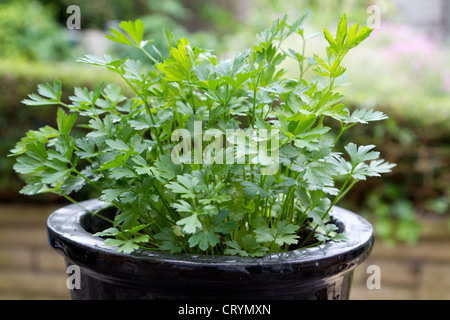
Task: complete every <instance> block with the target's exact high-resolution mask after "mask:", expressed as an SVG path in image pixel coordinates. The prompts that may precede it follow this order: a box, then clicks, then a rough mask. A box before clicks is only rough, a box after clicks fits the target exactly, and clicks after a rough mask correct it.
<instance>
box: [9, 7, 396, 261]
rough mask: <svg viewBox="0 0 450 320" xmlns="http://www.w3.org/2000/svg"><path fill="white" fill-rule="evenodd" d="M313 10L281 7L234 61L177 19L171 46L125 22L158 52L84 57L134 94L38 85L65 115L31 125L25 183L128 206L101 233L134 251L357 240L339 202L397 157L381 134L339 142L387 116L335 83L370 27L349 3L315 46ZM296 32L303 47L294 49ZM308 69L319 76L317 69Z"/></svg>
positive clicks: (211, 250) (24, 149) (36, 97)
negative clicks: (349, 100) (349, 102)
mask: <svg viewBox="0 0 450 320" xmlns="http://www.w3.org/2000/svg"><path fill="white" fill-rule="evenodd" d="M305 18H306V16H302V17H300V18H298V19H297V20H295V21H294V22H292V23H290V22H289V21H288V17H287V16H286V17H283V18H281V19H277V20H276V21H274V22H273V24H272V26H271V27H270V28H268V29H267V30H264V31H262V32H261V33H259V34H258V35H257V36H256V44H255V45H253V47H251V48H249V49H247V50H244V51H242V52H240V53H236V54H235V55H234V57H233V58H232V59H228V60H219V59H218V57H217V56H216V55H215V54H214V53H213V52H211V51H209V50H206V49H202V48H197V47H194V46H192V45H191V44H190V42H189V40H188V39H186V38H181V39H178V40H176V41H175V40H174V37H173V35H172V34H171V33H170V31H168V30H164V32H163V34H164V37H165V39H166V40H167V46H168V49H169V50H168V52H169V56H167V57H163V56H162V55H160V54H159V50H158V49H156V48H154V47H153V52H156V53H158V56H157V57H154V56H152V55H151V54H150V53H148V52H147V50H146V46H148V44H150V43H151V41H148V40H145V39H143V34H144V33H143V31H144V24H143V23H142V22H141V21H140V20H136V21H134V22H133V21H125V22H122V23H121V24H120V29H112V30H111V35H108V36H107V38H108V39H110V40H112V41H116V42H119V43H122V44H126V45H130V46H132V47H135V48H136V49H137V50H141V51H143V52H144V53H145V54H146V55H147V56H148V58H149V59H150V61H151V62H152V63H153V64H152V65H151V66H150V67H147V66H144V64H143V63H142V62H141V61H137V60H132V59H129V58H124V59H115V58H113V57H111V56H109V55H106V54H105V55H103V56H102V57H98V56H92V55H86V56H85V57H83V58H80V59H79V61H80V62H83V63H87V64H90V65H94V66H96V67H101V68H106V69H108V70H110V71H111V72H113V73H115V74H117V75H119V76H120V77H121V78H122V79H123V81H124V83H125V84H126V85H127V86H128V87H129V88H130V89H131V91H132V92H133V93H134V94H133V95H131V96H126V95H125V94H124V93H123V92H122V89H121V88H120V87H117V86H114V85H111V84H106V85H105V84H103V83H102V84H100V85H99V86H98V87H96V88H95V89H93V90H89V89H87V88H76V89H75V90H74V94H73V95H72V96H70V97H69V101H62V100H61V97H62V85H61V83H60V82H59V81H57V80H55V81H54V82H53V83H52V84H44V85H39V87H38V93H37V94H30V95H29V97H28V98H27V99H25V100H24V101H23V103H24V104H26V105H28V106H32V107H33V106H34V107H38V106H42V105H55V106H57V115H56V120H57V127H56V128H52V127H50V126H45V127H43V128H41V129H39V130H36V131H29V132H28V133H27V134H26V136H25V137H24V138H22V140H21V141H19V142H18V143H17V145H16V147H15V148H14V149H13V150H11V155H13V156H15V157H16V158H17V161H16V164H15V166H14V169H15V170H16V172H18V173H19V174H21V175H23V177H24V178H25V179H26V182H27V185H26V186H25V187H24V188H23V189H22V191H21V192H22V193H24V194H28V195H33V194H37V193H46V192H52V193H56V194H58V195H61V196H63V197H65V198H66V199H68V200H69V201H72V202H75V201H74V200H73V199H72V198H71V194H72V193H73V192H77V191H80V190H81V189H82V188H84V187H86V186H90V187H91V188H93V189H94V190H96V191H97V192H98V197H99V199H100V200H101V201H103V202H104V203H105V206H109V207H114V208H116V209H117V214H116V216H115V217H114V220H113V221H110V223H111V227H110V228H108V229H107V230H105V231H103V232H100V233H97V234H95V236H101V237H106V238H107V240H106V241H105V243H106V244H107V245H110V246H114V247H118V251H121V252H125V253H131V252H133V251H135V250H145V249H150V250H161V251H167V252H171V253H197V254H198V253H203V254H211V255H214V254H227V255H240V256H251V257H261V256H263V255H265V254H269V253H274V252H281V251H286V250H291V249H293V248H303V247H307V246H311V245H318V244H320V243H323V242H326V241H343V240H345V239H344V237H343V236H342V235H340V234H339V233H338V232H337V227H336V226H335V225H334V224H333V223H332V222H331V217H330V215H331V213H332V208H333V206H335V205H336V204H337V203H338V201H339V200H341V199H342V198H343V197H344V196H345V195H346V194H347V192H348V191H349V190H350V189H351V188H352V187H353V186H354V185H355V184H356V183H357V182H358V181H361V180H365V179H366V178H367V177H373V176H379V175H380V174H381V173H386V172H389V171H390V169H391V168H392V167H393V165H392V164H389V163H387V162H384V161H383V160H382V159H379V153H378V152H376V151H373V149H374V146H372V145H370V146H356V145H355V144H353V143H349V144H348V145H347V146H345V148H344V150H342V151H343V152H344V151H345V154H344V153H342V152H340V151H339V150H337V146H338V141H339V138H340V137H341V135H342V134H343V133H344V132H345V131H347V130H348V129H350V128H351V127H352V126H354V125H356V124H367V123H369V122H372V121H379V120H383V119H385V118H386V115H384V114H383V113H381V112H378V111H372V110H365V109H360V110H356V111H353V112H350V111H349V109H348V108H347V107H346V106H345V105H344V104H342V100H343V96H342V95H341V94H340V93H339V92H338V91H337V90H338V88H339V83H341V81H340V80H341V79H342V77H343V76H344V73H345V67H344V66H343V60H344V57H345V56H346V54H347V53H348V52H349V51H350V50H352V49H354V48H355V47H356V46H358V45H359V44H360V43H361V42H362V41H363V40H364V39H366V38H367V37H368V36H369V34H370V32H371V30H370V29H368V28H367V27H362V28H359V26H358V25H357V24H355V25H353V26H351V27H350V28H348V26H347V21H346V17H345V15H344V16H343V17H342V19H341V21H340V23H339V26H338V29H337V33H336V36H335V37H333V36H332V35H331V34H330V32H328V31H327V30H325V31H324V37H325V39H326V40H327V42H328V44H329V45H328V47H327V48H326V50H325V53H326V54H325V56H323V57H320V56H319V54H318V53H317V54H314V55H313V56H311V57H307V56H305V46H306V44H307V41H308V40H309V39H310V38H311V37H312V36H309V35H306V34H305V32H304V29H303V22H304V20H305ZM291 36H297V37H299V40H300V43H301V44H302V45H301V47H300V48H299V49H300V50H294V49H287V50H284V49H282V46H281V45H282V43H283V42H284V41H285V40H286V39H287V38H288V37H291ZM285 59H294V60H295V61H296V62H297V63H298V66H299V77H298V78H296V79H293V78H286V77H285V76H284V74H285V72H286V70H284V69H283V68H282V64H281V63H282V62H283V61H284V60H285ZM308 69H311V70H313V71H314V73H315V76H314V77H312V78H307V77H306V71H307V70H308ZM324 120H331V121H336V122H337V123H339V124H340V130H339V131H338V132H333V130H331V128H330V127H328V126H326V125H325V123H326V121H324ZM74 127H77V131H76V132H80V130H81V131H82V132H84V133H83V134H76V133H75V131H74V130H73V129H74ZM199 130H200V135H199ZM230 132H231V133H232V134H229V133H230ZM177 135H178V136H177ZM177 138H178V139H177ZM180 140H182V141H181V142H180ZM220 147H222V148H220ZM181 151H183V152H184V153H183V156H182V157H181V159H178V160H180V161H174V155H175V156H176V155H179V153H180V152H181ZM186 151H189V152H186ZM192 151H194V152H192ZM175 158H176V157H175ZM269 169H270V170H269ZM93 214H97V215H100V213H98V212H94V213H93ZM105 219H106V218H105Z"/></svg>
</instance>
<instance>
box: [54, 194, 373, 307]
mask: <svg viewBox="0 0 450 320" xmlns="http://www.w3.org/2000/svg"><path fill="white" fill-rule="evenodd" d="M81 204H82V205H83V206H84V207H85V208H87V209H90V210H97V209H99V208H101V207H102V203H101V202H99V201H97V200H89V201H85V202H81ZM332 219H333V220H334V223H335V224H336V225H337V226H338V227H339V229H340V231H342V232H344V234H345V235H346V236H347V237H348V241H345V242H340V243H332V242H330V243H326V244H323V245H320V246H317V247H312V248H307V249H301V250H295V251H290V252H287V253H277V254H272V255H268V256H265V257H263V258H246V257H245V258H244V257H237V256H206V255H187V254H169V253H162V252H157V251H142V252H138V253H133V254H129V255H127V254H121V253H117V252H116V248H110V247H106V246H105V244H104V241H103V240H102V239H100V238H96V237H93V236H92V233H93V232H96V231H99V230H100V229H101V230H102V228H104V227H105V226H101V225H97V224H99V223H100V224H102V223H103V222H102V220H100V219H98V218H95V217H93V216H92V215H90V214H88V213H86V212H85V211H84V210H83V209H80V208H79V207H78V206H76V205H69V206H67V207H63V208H61V209H59V210H57V211H55V212H54V213H52V214H51V215H50V217H49V218H48V222H47V226H48V236H49V242H50V245H51V246H52V247H53V248H54V249H55V250H56V251H57V252H58V253H60V254H61V255H63V256H64V258H65V259H66V261H67V263H68V265H76V266H78V267H79V273H80V274H79V276H80V278H79V284H78V287H76V288H75V289H72V299H170V300H176V299H189V300H197V299H210V300H221V299H231V300H236V299H238V300H239V299H248V300H250V299H257V300H269V299H270V300H275V299H283V300H291V299H348V298H349V293H350V286H351V280H352V276H353V271H354V269H355V268H356V267H357V266H358V265H359V264H361V263H362V262H363V261H364V260H365V259H366V258H367V257H368V255H369V254H370V251H371V249H372V247H373V242H374V233H373V228H372V226H371V225H370V223H368V222H367V221H366V220H365V219H363V218H362V217H360V216H358V215H356V214H354V213H352V212H350V211H347V210H344V209H342V208H338V207H335V208H333V210H332ZM97 228H99V229H98V230H96V229H97ZM77 288H79V289H77Z"/></svg>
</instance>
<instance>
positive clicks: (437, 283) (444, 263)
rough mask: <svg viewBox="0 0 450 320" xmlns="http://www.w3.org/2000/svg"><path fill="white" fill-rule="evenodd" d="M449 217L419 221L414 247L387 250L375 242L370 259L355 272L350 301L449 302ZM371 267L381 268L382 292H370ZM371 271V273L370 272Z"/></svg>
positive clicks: (376, 290) (374, 290)
mask: <svg viewBox="0 0 450 320" xmlns="http://www.w3.org/2000/svg"><path fill="white" fill-rule="evenodd" d="M447 219H448V218H445V217H442V218H441V217H435V218H433V219H426V220H422V228H423V231H422V235H421V238H420V240H419V242H418V243H417V244H415V245H414V246H409V245H404V244H401V245H396V246H395V247H392V248H388V247H386V246H383V244H382V243H381V241H376V242H375V247H374V250H373V251H372V254H371V255H370V257H369V258H368V259H367V260H366V261H365V262H364V263H363V264H362V265H361V266H360V267H358V268H357V269H356V270H355V275H354V279H353V286H352V292H351V295H350V298H351V299H353V300H380V299H382V300H390V299H396V300H449V299H450V232H449V225H448V220H447ZM370 265H377V266H379V267H380V276H381V277H380V280H381V281H380V284H381V289H372V290H369V289H368V287H367V285H366V282H367V280H368V278H369V277H370V276H371V275H372V274H373V273H372V272H367V268H368V267H369V266H370ZM369 271H370V270H369Z"/></svg>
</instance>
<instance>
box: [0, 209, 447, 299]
mask: <svg viewBox="0 0 450 320" xmlns="http://www.w3.org/2000/svg"><path fill="white" fill-rule="evenodd" d="M56 208H57V207H56V206H52V207H49V206H46V207H43V206H36V205H33V206H31V205H18V204H16V205H4V204H3V205H2V204H0V300H9V299H70V294H69V290H68V289H67V287H66V274H65V271H66V269H65V264H64V259H63V258H62V257H61V256H60V255H58V254H57V253H56V252H55V251H54V250H53V249H52V248H50V246H49V244H48V242H47V230H46V219H47V217H48V215H49V213H51V212H53V211H54V210H55V209H56ZM424 229H425V230H424V233H423V237H422V238H421V240H420V241H419V243H418V244H417V245H415V246H407V245H398V246H396V247H394V248H390V249H389V248H386V247H385V246H383V244H382V243H381V241H376V243H375V248H374V250H373V252H372V254H371V256H370V257H369V258H368V259H367V261H366V262H365V263H364V264H363V265H361V266H360V267H358V268H357V269H356V271H355V276H354V280H353V287H352V292H351V296H350V297H351V299H354V300H358V299H367V300H371V299H407V300H411V299H412V300H415V299H446V300H447V299H450V233H449V231H448V226H447V221H446V220H441V219H436V220H432V221H428V220H427V221H424ZM370 265H377V266H379V267H380V271H381V274H380V276H381V282H380V283H381V289H379V290H377V289H373V290H369V289H368V288H367V286H366V281H367V278H368V277H369V276H370V275H371V274H368V273H366V270H367V267H368V266H370Z"/></svg>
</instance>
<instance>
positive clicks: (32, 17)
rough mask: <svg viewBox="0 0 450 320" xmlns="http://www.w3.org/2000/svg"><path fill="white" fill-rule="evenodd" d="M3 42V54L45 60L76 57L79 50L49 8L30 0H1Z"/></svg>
mask: <svg viewBox="0 0 450 320" xmlns="http://www.w3.org/2000/svg"><path fill="white" fill-rule="evenodd" d="M0 44H1V46H0V57H7V56H8V57H15V58H16V59H26V60H34V61H44V62H48V61H55V60H64V59H66V58H67V57H73V56H74V55H73V54H74V53H75V51H76V48H75V46H74V45H73V44H71V42H70V41H69V39H68V38H67V37H66V35H65V33H64V30H63V29H62V28H61V27H60V25H59V24H58V23H57V21H56V20H55V19H54V17H53V14H52V11H51V10H50V8H49V7H46V6H44V5H42V4H40V3H39V2H37V1H29V0H14V1H12V0H2V2H0Z"/></svg>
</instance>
